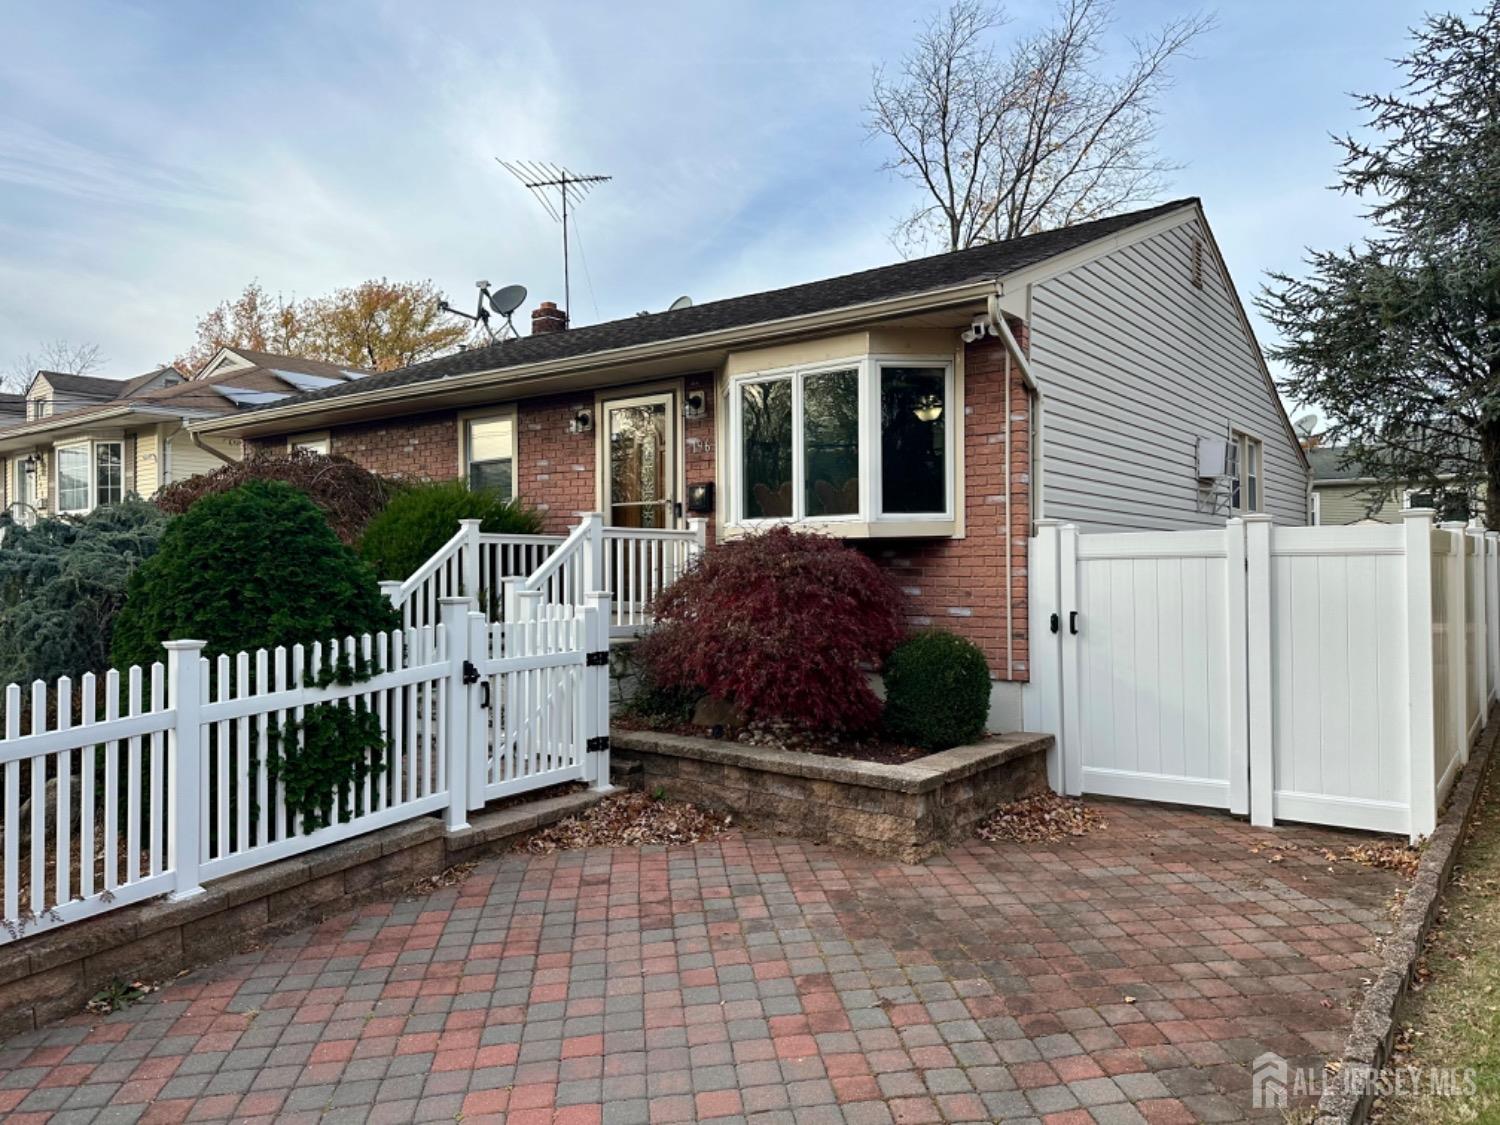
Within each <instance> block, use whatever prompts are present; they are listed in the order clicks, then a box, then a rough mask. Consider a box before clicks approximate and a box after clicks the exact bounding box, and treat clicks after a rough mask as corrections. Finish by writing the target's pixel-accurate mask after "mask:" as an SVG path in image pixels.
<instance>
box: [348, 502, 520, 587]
mask: <svg viewBox="0 0 1500 1125" xmlns="http://www.w3.org/2000/svg"><path fill="white" fill-rule="evenodd" d="M459 520H480V521H482V522H481V523H480V526H479V529H480V530H481V531H490V532H505V533H508V534H511V535H535V534H537V533H538V532H540V531H541V530H542V517H541V515H540V514H539V513H538V512H537V511H536V510H535V509H533V508H530V507H528V506H527V505H525V504H524V503H522V502H521V501H520V500H511V499H509V498H508V497H505V496H501V495H500V494H499V493H498V492H487V491H476V490H473V489H470V488H469V486H468V485H467V484H465V483H464V482H463V481H461V480H446V481H430V482H423V483H420V484H413V485H410V486H407V487H406V488H404V489H403V490H402V491H401V492H400V493H399V494H398V495H397V496H396V497H395V498H393V499H392V500H391V502H390V503H389V504H387V505H386V507H385V510H384V511H383V512H381V513H380V514H379V515H378V516H376V517H375V518H374V519H373V520H371V521H370V524H369V526H368V527H366V528H365V534H364V538H362V539H361V540H360V544H359V555H360V558H362V559H364V560H365V562H367V563H368V564H369V565H370V566H372V567H374V568H375V573H376V574H377V575H378V576H379V577H380V578H381V579H382V580H385V581H391V580H396V581H404V580H405V579H407V578H409V577H411V574H412V572H413V571H415V570H416V569H417V568H418V567H419V566H421V565H422V564H423V563H425V562H426V561H427V560H428V559H430V558H432V556H433V555H435V554H437V551H438V548H439V547H441V546H442V545H443V544H444V543H446V542H448V540H450V539H452V538H453V533H454V532H455V531H457V530H458V521H459Z"/></svg>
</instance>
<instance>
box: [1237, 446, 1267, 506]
mask: <svg viewBox="0 0 1500 1125" xmlns="http://www.w3.org/2000/svg"><path fill="white" fill-rule="evenodd" d="M1229 441H1230V443H1231V444H1232V445H1233V446H1234V447H1235V450H1236V453H1235V462H1236V464H1235V469H1234V472H1235V475H1234V476H1233V477H1232V478H1231V479H1230V484H1229V487H1230V493H1229V497H1230V510H1231V511H1232V512H1234V513H1235V514H1236V515H1253V514H1255V513H1258V512H1264V511H1265V510H1266V443H1265V442H1263V441H1262V440H1261V439H1260V438H1258V437H1256V436H1255V435H1254V434H1253V433H1251V432H1250V431H1248V430H1240V429H1231V430H1230V431H1229ZM1252 449H1253V450H1254V451H1255V454H1256V457H1255V466H1256V472H1255V507H1253V508H1252V507H1248V506H1247V505H1246V504H1245V498H1246V496H1247V495H1248V494H1249V491H1250V490H1249V488H1248V487H1247V482H1248V481H1249V479H1250V452H1251V450H1252ZM1236 489H1238V491H1239V503H1235V502H1234V493H1235V490H1236Z"/></svg>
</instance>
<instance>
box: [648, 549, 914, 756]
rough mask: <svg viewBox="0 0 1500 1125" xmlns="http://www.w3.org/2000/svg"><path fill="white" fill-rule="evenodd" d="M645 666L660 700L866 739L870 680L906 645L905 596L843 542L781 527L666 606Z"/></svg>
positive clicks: (708, 566) (706, 572)
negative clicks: (696, 700) (723, 707)
mask: <svg viewBox="0 0 1500 1125" xmlns="http://www.w3.org/2000/svg"><path fill="white" fill-rule="evenodd" d="M652 612H653V614H654V615H655V619H656V625H655V627H654V628H653V629H652V631H651V633H650V634H649V635H648V636H647V637H646V638H645V640H644V641H642V642H641V645H640V647H639V649H638V655H639V657H640V658H641V660H642V661H643V662H644V663H645V664H646V666H647V671H648V675H649V677H650V682H651V683H652V684H653V685H654V686H655V687H656V688H658V689H673V688H676V689H682V690H694V689H696V690H697V691H700V692H704V693H707V694H709V695H712V696H714V697H716V698H718V699H722V700H725V701H726V702H729V703H732V704H734V705H735V706H736V707H737V708H739V710H740V712H741V713H742V714H743V715H744V716H745V717H746V718H747V719H766V720H778V721H785V722H792V723H796V724H797V725H799V726H801V727H803V728H804V729H807V730H813V731H819V730H826V731H861V730H867V729H869V728H870V727H872V726H874V725H875V724H876V722H877V721H878V719H879V717H880V700H879V698H878V697H877V696H876V695H875V693H874V692H873V691H872V690H871V689H870V685H869V682H868V677H867V675H866V672H867V670H869V669H873V668H878V667H880V665H881V662H882V661H883V660H884V659H885V657H886V656H887V655H888V654H889V653H890V651H891V649H892V648H894V647H895V645H896V642H897V641H899V640H900V639H901V635H902V631H903V625H902V612H901V596H900V593H899V592H898V591H897V589H896V587H895V586H894V585H893V584H892V583H891V581H890V579H889V578H887V577H886V575H885V573H884V572H883V571H882V570H881V569H880V568H879V567H878V566H876V565H875V564H874V563H873V562H871V561H870V560H869V559H868V558H866V557H865V556H864V555H862V554H860V553H859V552H858V551H856V550H854V549H853V548H851V547H847V546H845V545H844V544H843V543H841V542H839V541H838V540H837V539H830V538H828V537H826V536H822V535H813V534H810V533H808V532H796V531H792V530H790V529H789V528H785V527H779V528H776V529H775V530H773V531H770V532H767V533H766V534H764V535H752V536H748V537H746V538H744V539H740V540H735V541H732V542H729V543H725V544H721V545H719V546H715V547H710V548H709V549H708V550H707V551H705V552H704V553H703V554H702V555H701V556H699V558H698V560H697V562H696V563H695V564H694V565H693V566H692V567H690V568H689V569H688V571H687V573H686V574H684V575H683V576H682V577H681V578H679V579H678V580H677V581H676V582H675V583H673V584H672V585H671V586H669V587H667V589H666V591H665V592H664V593H662V594H661V596H660V597H658V598H657V599H656V601H655V603H654V605H653V607H652Z"/></svg>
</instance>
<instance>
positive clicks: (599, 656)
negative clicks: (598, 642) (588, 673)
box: [583, 648, 609, 668]
mask: <svg viewBox="0 0 1500 1125" xmlns="http://www.w3.org/2000/svg"><path fill="white" fill-rule="evenodd" d="M583 663H584V665H585V666H587V667H589V668H603V667H606V666H607V665H608V664H609V649H607V648H601V649H600V650H599V651H598V652H591V653H589V654H588V655H587V656H585V657H584V658H583Z"/></svg>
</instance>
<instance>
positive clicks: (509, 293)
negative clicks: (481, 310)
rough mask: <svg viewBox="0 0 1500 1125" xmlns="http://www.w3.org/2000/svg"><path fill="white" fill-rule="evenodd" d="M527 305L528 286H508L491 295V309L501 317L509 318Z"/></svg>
mask: <svg viewBox="0 0 1500 1125" xmlns="http://www.w3.org/2000/svg"><path fill="white" fill-rule="evenodd" d="M525 303H526V286H524V285H507V286H506V287H505V288H504V289H501V290H499V291H498V292H495V293H491V294H490V308H492V309H494V310H495V311H496V312H497V313H499V314H500V315H501V316H509V315H510V314H511V313H513V312H515V311H516V310H517V309H518V308H520V307H521V306H522V305H523V304H525Z"/></svg>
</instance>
